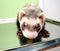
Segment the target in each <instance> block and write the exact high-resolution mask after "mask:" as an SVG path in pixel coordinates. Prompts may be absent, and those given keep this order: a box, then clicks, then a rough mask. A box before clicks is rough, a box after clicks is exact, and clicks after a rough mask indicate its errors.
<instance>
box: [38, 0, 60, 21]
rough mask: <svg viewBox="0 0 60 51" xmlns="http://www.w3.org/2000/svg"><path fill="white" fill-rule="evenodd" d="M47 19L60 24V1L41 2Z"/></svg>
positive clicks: (45, 0)
mask: <svg viewBox="0 0 60 51" xmlns="http://www.w3.org/2000/svg"><path fill="white" fill-rule="evenodd" d="M39 6H40V7H41V8H42V9H43V11H44V13H45V15H46V18H49V19H52V20H55V21H59V22H60V0H39Z"/></svg>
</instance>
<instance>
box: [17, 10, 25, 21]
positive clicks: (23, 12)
mask: <svg viewBox="0 0 60 51" xmlns="http://www.w3.org/2000/svg"><path fill="white" fill-rule="evenodd" d="M24 16H26V14H25V11H23V10H21V11H20V12H19V13H18V17H19V20H21V19H22V18H23V17H24Z"/></svg>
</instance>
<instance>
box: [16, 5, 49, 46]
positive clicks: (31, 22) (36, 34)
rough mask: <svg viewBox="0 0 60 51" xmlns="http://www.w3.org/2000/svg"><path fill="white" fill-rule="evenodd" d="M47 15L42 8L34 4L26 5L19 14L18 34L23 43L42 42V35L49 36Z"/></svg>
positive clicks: (17, 22)
mask: <svg viewBox="0 0 60 51" xmlns="http://www.w3.org/2000/svg"><path fill="white" fill-rule="evenodd" d="M45 24H46V23H45V15H44V13H43V11H42V9H41V8H40V7H38V6H36V5H34V4H27V5H25V6H24V7H23V8H22V9H21V10H20V11H19V12H18V15H17V21H16V25H17V28H18V30H17V36H18V38H19V40H20V44H21V45H25V44H31V43H35V42H41V41H42V40H41V38H42V37H45V38H47V37H49V32H48V31H47V30H46V29H45Z"/></svg>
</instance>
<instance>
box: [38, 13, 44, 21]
mask: <svg viewBox="0 0 60 51" xmlns="http://www.w3.org/2000/svg"><path fill="white" fill-rule="evenodd" d="M39 18H40V19H41V20H42V22H44V21H45V15H44V14H43V13H40V15H39Z"/></svg>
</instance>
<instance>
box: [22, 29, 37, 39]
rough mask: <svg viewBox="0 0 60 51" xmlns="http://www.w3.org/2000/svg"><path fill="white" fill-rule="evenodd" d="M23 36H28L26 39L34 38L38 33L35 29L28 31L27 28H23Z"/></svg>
mask: <svg viewBox="0 0 60 51" xmlns="http://www.w3.org/2000/svg"><path fill="white" fill-rule="evenodd" d="M22 33H23V36H24V37H26V38H28V39H34V38H36V37H37V36H38V33H37V32H36V31H28V30H26V29H25V30H24V31H22Z"/></svg>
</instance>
